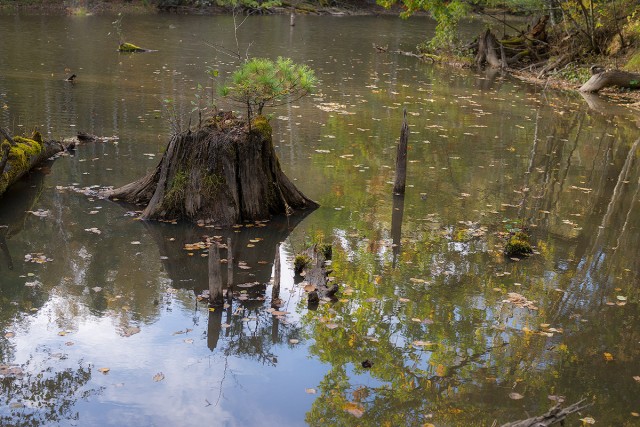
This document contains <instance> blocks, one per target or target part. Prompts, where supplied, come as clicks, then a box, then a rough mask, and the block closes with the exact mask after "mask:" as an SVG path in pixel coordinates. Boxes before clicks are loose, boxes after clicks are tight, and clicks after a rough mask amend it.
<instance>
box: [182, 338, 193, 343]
mask: <svg viewBox="0 0 640 427" xmlns="http://www.w3.org/2000/svg"><path fill="white" fill-rule="evenodd" d="M184 342H185V343H186V344H193V339H191V338H187V339H185V340H184Z"/></svg>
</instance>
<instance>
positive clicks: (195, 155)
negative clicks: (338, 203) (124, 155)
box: [105, 113, 318, 227]
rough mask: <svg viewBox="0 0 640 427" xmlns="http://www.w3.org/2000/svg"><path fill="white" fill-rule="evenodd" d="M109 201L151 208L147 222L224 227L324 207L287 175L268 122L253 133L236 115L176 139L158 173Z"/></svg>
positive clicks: (258, 123) (114, 194)
mask: <svg viewBox="0 0 640 427" xmlns="http://www.w3.org/2000/svg"><path fill="white" fill-rule="evenodd" d="M105 195H106V196H107V197H109V198H110V199H112V200H116V199H117V200H122V201H125V202H128V203H133V204H137V205H145V206H146V207H145V209H144V211H143V212H142V214H141V218H142V219H156V220H175V219H187V220H189V221H192V222H196V223H205V224H212V225H218V226H223V227H226V226H231V225H233V224H238V223H241V222H243V221H256V220H265V219H269V218H270V217H271V216H272V215H278V214H291V213H293V212H294V211H295V210H298V209H315V208H317V207H318V204H317V203H316V202H314V201H312V200H310V199H308V198H307V197H306V196H305V195H304V194H302V193H301V192H300V191H299V190H298V189H297V188H296V187H295V186H294V185H293V183H292V182H291V181H290V180H289V178H287V177H286V175H285V174H284V173H283V172H282V169H281V168H280V163H279V162H278V158H277V156H276V153H275V150H274V148H273V142H272V139H271V126H270V125H269V122H268V121H267V119H265V118H264V117H260V116H259V117H257V118H255V119H254V120H253V122H252V123H251V126H250V127H249V126H247V124H246V123H245V122H244V121H241V120H239V119H237V118H236V117H234V116H233V114H232V113H219V114H217V115H216V116H214V117H213V118H211V119H209V120H208V121H207V122H206V123H204V124H203V126H202V127H200V128H198V129H197V130H194V131H191V130H188V131H186V132H182V133H179V134H177V135H174V136H173V137H172V138H171V140H170V141H169V144H168V146H167V149H166V151H165V153H164V155H163V156H162V160H161V161H160V163H159V164H158V166H157V167H156V168H155V170H153V171H152V172H150V173H149V174H148V175H147V176H145V177H143V178H141V179H139V180H137V181H135V182H132V183H130V184H127V185H125V186H123V187H120V188H117V189H115V190H110V191H107V192H106V193H105Z"/></svg>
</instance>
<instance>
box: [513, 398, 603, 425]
mask: <svg viewBox="0 0 640 427" xmlns="http://www.w3.org/2000/svg"><path fill="white" fill-rule="evenodd" d="M583 402H584V399H582V400H581V401H579V402H576V403H574V404H573V405H570V406H567V407H566V408H561V407H560V405H561V403H558V404H556V405H555V406H554V407H553V408H551V409H549V410H548V411H547V412H545V413H544V414H542V415H539V416H537V417H531V418H527V419H526V420H521V421H514V422H511V423H507V424H503V425H502V427H547V426H552V425H554V424H557V423H560V422H562V421H563V420H564V419H565V418H566V417H567V415H570V414H573V413H574V412H578V411H581V410H583V409H585V408H587V407H589V406H591V404H590V403H587V404H584V405H583V404H582V403H583Z"/></svg>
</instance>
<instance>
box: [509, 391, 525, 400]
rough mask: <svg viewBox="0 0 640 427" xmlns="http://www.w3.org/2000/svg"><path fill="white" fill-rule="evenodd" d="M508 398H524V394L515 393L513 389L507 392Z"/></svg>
mask: <svg viewBox="0 0 640 427" xmlns="http://www.w3.org/2000/svg"><path fill="white" fill-rule="evenodd" d="M509 398H511V399H513V400H520V399H522V398H524V396H523V395H521V394H520V393H516V392H515V391H514V392H513V393H509Z"/></svg>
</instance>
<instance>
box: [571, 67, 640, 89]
mask: <svg viewBox="0 0 640 427" xmlns="http://www.w3.org/2000/svg"><path fill="white" fill-rule="evenodd" d="M593 70H595V71H596V72H595V73H594V74H593V75H592V76H591V78H590V79H589V80H587V81H586V82H585V83H584V84H583V85H582V86H581V87H580V89H579V90H580V92H599V91H600V90H602V89H604V88H607V87H614V86H615V87H619V88H624V89H634V90H635V89H640V74H637V73H629V72H627V71H622V70H610V71H601V70H602V69H601V68H594V67H592V71H593Z"/></svg>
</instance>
